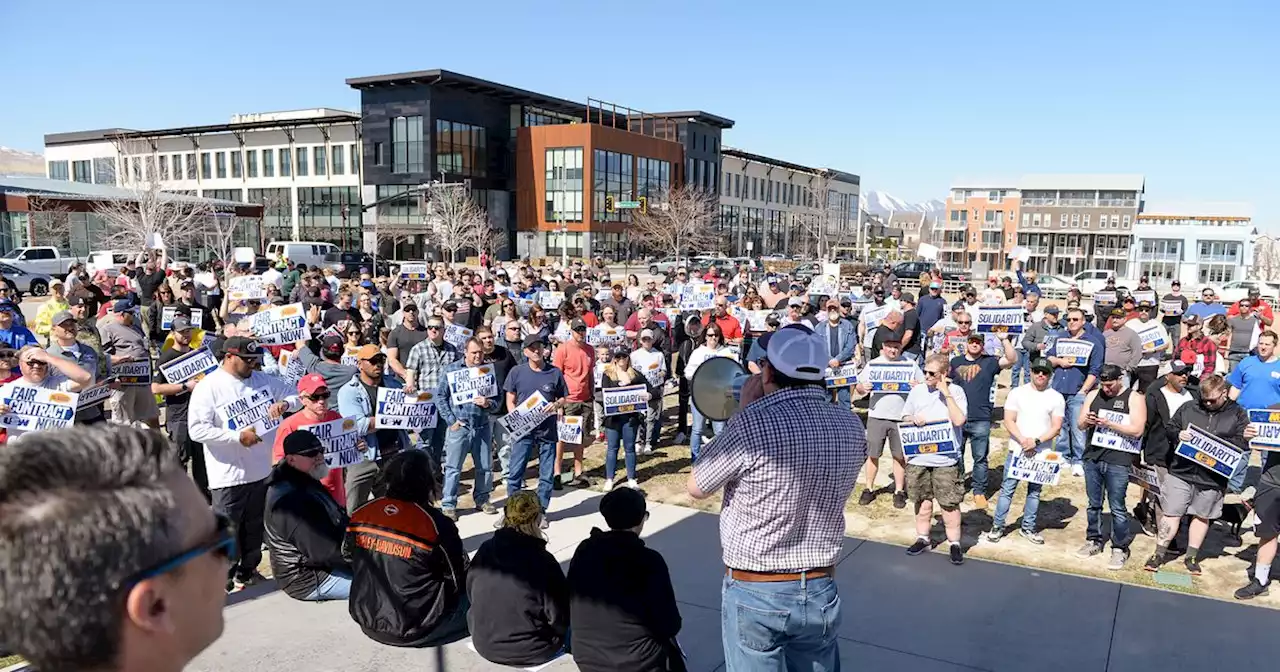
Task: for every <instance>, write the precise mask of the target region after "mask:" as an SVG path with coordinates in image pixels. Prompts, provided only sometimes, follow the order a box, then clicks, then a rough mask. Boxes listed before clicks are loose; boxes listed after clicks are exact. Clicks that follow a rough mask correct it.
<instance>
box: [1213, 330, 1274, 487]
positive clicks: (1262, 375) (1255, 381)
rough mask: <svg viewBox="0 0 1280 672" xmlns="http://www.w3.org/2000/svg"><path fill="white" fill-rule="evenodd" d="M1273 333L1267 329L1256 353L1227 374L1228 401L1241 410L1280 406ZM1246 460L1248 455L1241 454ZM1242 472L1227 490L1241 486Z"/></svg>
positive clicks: (1234, 477) (1233, 479)
mask: <svg viewBox="0 0 1280 672" xmlns="http://www.w3.org/2000/svg"><path fill="white" fill-rule="evenodd" d="M1277 338H1280V337H1278V336H1277V335H1276V332H1274V331H1271V330H1270V329H1268V330H1267V331H1264V332H1262V335H1261V336H1259V337H1258V347H1257V354H1254V355H1249V356H1248V357H1245V358H1244V359H1243V360H1241V362H1240V363H1239V364H1238V365H1236V368H1235V369H1233V370H1232V371H1231V373H1230V374H1228V375H1227V379H1226V380H1227V384H1229V385H1231V399H1232V400H1234V401H1235V402H1236V403H1238V404H1240V406H1241V407H1243V408H1246V409H1249V408H1270V407H1271V406H1272V405H1273V404H1278V403H1280V355H1278V354H1277V352H1276V341H1277ZM1245 461H1246V462H1247V461H1248V452H1246V453H1245ZM1245 472H1246V470H1244V469H1241V470H1239V471H1238V472H1237V473H1236V475H1235V476H1233V477H1232V479H1231V491H1232V492H1239V491H1240V490H1241V489H1242V488H1243V487H1244V477H1245Z"/></svg>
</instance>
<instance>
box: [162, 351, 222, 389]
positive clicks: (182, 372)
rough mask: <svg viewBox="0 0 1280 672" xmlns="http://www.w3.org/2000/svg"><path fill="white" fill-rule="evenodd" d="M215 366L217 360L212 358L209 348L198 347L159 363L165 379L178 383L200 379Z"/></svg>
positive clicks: (216, 366) (216, 365)
mask: <svg viewBox="0 0 1280 672" xmlns="http://www.w3.org/2000/svg"><path fill="white" fill-rule="evenodd" d="M216 368H218V361H217V360H216V359H214V358H213V353H212V352H209V348H200V349H199V350H192V351H191V352H188V353H187V354H185V355H182V356H181V357H178V358H176V359H172V360H170V361H168V362H166V363H164V364H161V365H160V372H161V373H163V374H164V379H165V380H167V381H169V382H170V383H173V384H174V385H180V384H182V383H185V382H187V381H188V380H191V379H192V378H195V379H196V380H200V379H201V378H204V377H205V376H206V375H208V374H210V373H212V372H213V370H214V369H216Z"/></svg>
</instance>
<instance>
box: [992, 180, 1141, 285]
mask: <svg viewBox="0 0 1280 672" xmlns="http://www.w3.org/2000/svg"><path fill="white" fill-rule="evenodd" d="M1145 184H1146V183H1145V179H1144V178H1143V176H1141V175H1026V176H1023V177H1022V178H1021V179H1020V180H1019V181H1018V189H1019V192H1020V194H1021V207H1020V208H1019V212H1018V217H1017V219H1016V222H1015V223H1016V226H1017V244H1018V245H1023V246H1025V247H1028V248H1030V249H1031V259H1030V261H1029V263H1028V265H1029V266H1030V267H1031V268H1034V269H1035V270H1037V271H1039V272H1041V273H1050V274H1053V275H1058V276H1062V277H1070V276H1073V275H1075V274H1076V273H1079V272H1080V271H1084V270H1090V269H1105V270H1110V271H1114V272H1115V275H1116V276H1117V277H1130V276H1131V275H1132V273H1131V272H1130V271H1131V270H1132V269H1131V268H1130V249H1131V246H1132V242H1133V227H1134V225H1135V223H1136V220H1137V217H1138V213H1140V212H1142V207H1143V195H1144V192H1145V188H1146V187H1145Z"/></svg>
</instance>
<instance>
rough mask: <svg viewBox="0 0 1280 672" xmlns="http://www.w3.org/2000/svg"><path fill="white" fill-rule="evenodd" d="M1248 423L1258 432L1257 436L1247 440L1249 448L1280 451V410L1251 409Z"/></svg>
mask: <svg viewBox="0 0 1280 672" xmlns="http://www.w3.org/2000/svg"><path fill="white" fill-rule="evenodd" d="M1249 422H1251V423H1253V427H1254V429H1256V430H1258V435H1257V436H1255V437H1253V438H1252V439H1249V447H1250V448H1252V449H1254V450H1268V451H1280V410H1278V411H1273V410H1270V409H1266V408H1251V409H1249Z"/></svg>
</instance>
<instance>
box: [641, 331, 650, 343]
mask: <svg viewBox="0 0 1280 672" xmlns="http://www.w3.org/2000/svg"><path fill="white" fill-rule="evenodd" d="M645 339H648V340H650V341H652V340H653V330H652V329H644V330H642V331H641V332H640V340H642V341H643V340H645Z"/></svg>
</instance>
